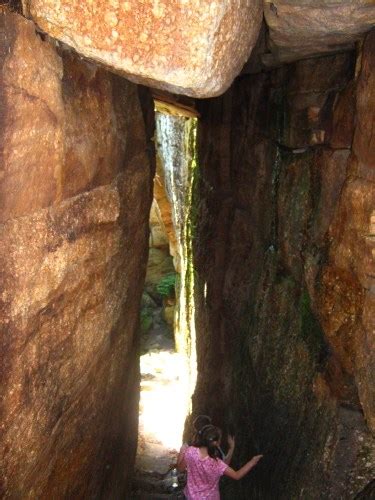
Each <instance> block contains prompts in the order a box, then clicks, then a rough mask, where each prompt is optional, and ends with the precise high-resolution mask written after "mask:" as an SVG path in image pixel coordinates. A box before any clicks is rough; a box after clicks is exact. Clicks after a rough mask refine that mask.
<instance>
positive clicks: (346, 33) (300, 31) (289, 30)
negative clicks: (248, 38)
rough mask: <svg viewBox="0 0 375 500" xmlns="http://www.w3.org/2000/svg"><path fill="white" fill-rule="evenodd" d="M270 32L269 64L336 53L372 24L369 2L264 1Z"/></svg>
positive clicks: (373, 9)
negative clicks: (270, 52) (270, 54)
mask: <svg viewBox="0 0 375 500" xmlns="http://www.w3.org/2000/svg"><path fill="white" fill-rule="evenodd" d="M264 15H265V18H266V22H267V24H268V26H269V30H270V42H271V51H272V57H269V56H267V59H266V60H265V61H266V62H267V63H268V64H269V63H271V64H272V63H280V62H291V61H296V60H298V59H302V58H306V57H311V56H314V55H319V54H324V53H328V52H337V51H338V50H344V49H350V48H354V42H356V41H357V40H359V39H360V37H361V36H362V35H363V34H365V33H366V32H367V31H369V30H370V29H371V28H372V27H373V26H374V23H375V5H374V2H373V1H372V0H341V1H339V2H337V1H332V0H322V1H320V2H316V1H315V0H297V1H290V0H273V1H271V0H264Z"/></svg>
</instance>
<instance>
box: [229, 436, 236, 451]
mask: <svg viewBox="0 0 375 500" xmlns="http://www.w3.org/2000/svg"><path fill="white" fill-rule="evenodd" d="M235 444H236V442H235V439H234V436H231V435H230V434H228V446H229V448H231V449H232V448H234V446H235Z"/></svg>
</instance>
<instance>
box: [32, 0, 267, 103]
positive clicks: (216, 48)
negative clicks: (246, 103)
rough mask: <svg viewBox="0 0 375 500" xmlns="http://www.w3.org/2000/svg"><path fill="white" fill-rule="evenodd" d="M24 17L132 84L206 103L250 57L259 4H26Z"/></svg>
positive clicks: (234, 0) (73, 0) (41, 0)
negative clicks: (121, 75)
mask: <svg viewBox="0 0 375 500" xmlns="http://www.w3.org/2000/svg"><path fill="white" fill-rule="evenodd" d="M24 8H25V11H26V12H27V13H29V14H31V16H32V18H33V19H34V20H35V21H36V23H37V24H38V25H39V26H40V27H41V28H42V29H43V30H45V31H46V32H47V33H49V34H50V35H52V36H53V37H55V38H57V39H59V40H61V41H63V42H65V43H67V44H68V45H70V46H72V47H74V48H75V49H76V50H77V51H78V52H79V53H80V54H83V55H84V56H86V57H90V58H92V59H94V60H96V61H99V62H101V63H104V64H106V65H108V66H111V67H112V68H114V69H116V70H119V71H121V72H123V73H125V74H126V75H128V77H130V76H131V79H132V80H133V81H135V82H137V83H143V84H146V85H149V86H152V87H156V88H162V89H166V90H170V91H171V92H175V93H184V94H186V95H192V96H197V97H207V96H212V95H217V94H220V93H222V92H223V91H224V90H225V89H227V88H228V87H229V85H230V84H231V82H232V81H233V79H234V77H235V76H236V75H237V74H238V73H239V71H240V70H241V68H242V66H243V65H244V63H245V61H246V60H247V58H248V57H249V55H250V52H251V49H252V47H253V46H254V44H255V42H256V38H257V36H258V32H259V28H260V24H261V21H262V5H261V0H252V1H251V2H249V1H248V0H231V1H229V2H213V1H210V2H208V3H207V1H203V0H199V1H196V2H189V1H181V2H161V1H160V2H159V1H156V2H155V1H153V0H147V1H146V2H141V1H128V2H119V1H118V0H111V1H109V2H102V1H101V0H93V1H90V2H89V3H88V4H84V6H83V4H82V2H80V1H78V0H61V1H60V2H59V3H58V5H57V4H56V2H55V1H54V0H25V1H24Z"/></svg>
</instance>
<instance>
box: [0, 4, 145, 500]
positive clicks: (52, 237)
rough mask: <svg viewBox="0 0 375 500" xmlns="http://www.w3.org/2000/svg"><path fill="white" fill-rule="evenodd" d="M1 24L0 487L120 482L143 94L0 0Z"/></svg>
mask: <svg viewBox="0 0 375 500" xmlns="http://www.w3.org/2000/svg"><path fill="white" fill-rule="evenodd" d="M0 33H1V37H0V78H1V83H0V114H1V124H0V144H1V147H0V155H1V156H0V158H1V165H0V168H1V170H0V171H1V176H0V223H1V224H0V240H1V245H0V262H1V264H0V269H1V293H0V309H1V337H0V352H1V367H0V379H1V381H0V403H1V406H0V411H1V427H0V437H1V441H0V463H1V480H0V496H1V497H2V498H119V497H120V496H121V494H122V493H123V492H124V490H125V489H126V487H127V480H128V475H129V473H130V472H131V468H132V465H133V460H134V457H135V451H136V441H137V417H138V397H139V396H138V394H139V391H138V384H139V373H138V371H139V368H138V337H137V334H136V331H137V328H138V321H139V320H138V311H139V302H140V297H141V292H142V285H143V279H144V275H145V267H146V261H147V249H148V215H149V207H150V204H151V196H152V194H151V192H152V168H151V167H150V162H149V158H148V157H147V154H146V147H149V146H147V138H146V133H145V122H144V116H145V117H146V114H147V105H145V108H144V110H143V111H144V113H142V109H141V106H140V102H139V98H138V94H137V87H136V86H135V85H133V84H130V83H128V82H126V81H124V80H122V79H121V78H119V77H116V76H113V75H111V74H110V73H107V72H105V71H103V70H101V69H98V68H97V67H96V66H94V65H92V64H88V63H86V62H84V61H83V60H81V59H80V58H78V57H76V56H73V55H72V54H70V53H67V52H57V50H56V48H55V45H54V43H53V42H50V41H49V40H48V39H46V38H45V37H44V36H40V35H38V34H37V33H36V30H35V26H34V24H33V23H32V22H29V21H26V20H25V19H24V18H22V17H21V16H19V15H17V14H11V13H9V12H8V11H7V10H6V9H4V8H2V10H1V12H0ZM143 92H144V91H143ZM142 102H145V101H144V100H143V101H142ZM150 109H152V107H150ZM147 122H148V123H150V120H148V121H147ZM135 249H136V251H135Z"/></svg>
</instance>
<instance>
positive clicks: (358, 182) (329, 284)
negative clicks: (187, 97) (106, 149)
mask: <svg viewBox="0 0 375 500" xmlns="http://www.w3.org/2000/svg"><path fill="white" fill-rule="evenodd" d="M276 3H277V2H276ZM374 41H375V32H372V33H371V34H370V35H369V36H368V37H367V38H366V41H365V43H364V45H363V49H362V52H359V53H358V56H357V69H358V71H357V76H356V75H355V62H356V61H355V56H354V54H353V53H350V52H349V53H346V54H340V55H337V56H326V57H322V58H318V59H314V60H307V61H301V62H298V63H295V64H293V65H290V66H288V67H284V68H281V69H279V70H275V71H272V72H268V73H263V74H258V75H251V76H249V77H246V76H243V77H242V78H241V79H240V80H239V81H238V82H236V84H235V85H234V86H233V87H232V89H231V90H230V91H229V92H227V93H226V94H225V95H224V96H223V97H221V98H217V99H212V100H207V101H204V102H201V103H200V107H199V111H200V113H201V120H200V141H199V154H200V164H201V173H200V179H201V181H200V185H199V187H198V193H197V198H196V199H198V198H199V197H201V201H200V203H199V205H198V206H197V207H195V210H196V211H197V214H198V215H197V219H196V220H197V224H198V225H197V229H196V237H195V248H194V255H195V265H196V269H197V283H196V289H195V292H196V301H197V307H196V330H197V349H198V381H197V387H196V392H195V395H194V398H193V406H194V412H196V413H208V414H210V415H212V417H213V419H214V421H215V422H217V423H218V424H219V425H223V426H224V427H226V426H227V427H229V428H231V427H232V431H233V430H234V431H235V433H236V435H237V442H238V447H237V451H236V456H235V458H234V465H239V464H241V463H243V462H244V461H245V460H246V459H247V458H248V457H249V455H251V454H254V453H256V452H258V453H264V455H265V458H264V459H263V462H262V463H261V464H260V465H259V466H258V467H257V469H255V470H254V472H253V473H251V477H249V478H248V479H245V480H242V481H241V482H238V483H234V482H232V483H231V484H227V485H226V486H225V487H224V492H223V494H224V498H228V499H229V498H238V499H242V498H243V499H246V498H249V497H252V496H254V497H256V498H285V499H286V498H324V499H330V498H332V499H334V498H340V499H351V498H354V496H355V495H356V494H357V493H359V492H360V491H361V490H363V489H364V488H365V487H366V484H367V483H370V481H371V479H372V477H373V470H374V464H375V441H374V438H373V436H372V435H371V431H372V432H373V431H374V429H375V428H374V416H375V412H374V402H375V394H374V387H375V384H374V378H373V377H374V373H375V370H374V366H375V358H374V356H375V350H374V317H375V309H374V286H375V283H374V276H375V272H374V212H373V210H374V206H375V191H374V189H373V182H374V165H375V157H374V151H375V148H374V126H373V124H374V110H375V106H374V89H375V85H374V82H373V74H374V54H375V50H374ZM341 117H345V119H344V120H343V119H342V118H341ZM219 123H220V125H218V124H219ZM218 388H220V389H219V390H218ZM223 409H225V411H223Z"/></svg>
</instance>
